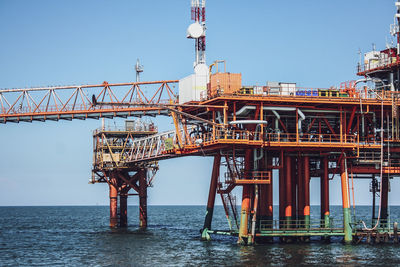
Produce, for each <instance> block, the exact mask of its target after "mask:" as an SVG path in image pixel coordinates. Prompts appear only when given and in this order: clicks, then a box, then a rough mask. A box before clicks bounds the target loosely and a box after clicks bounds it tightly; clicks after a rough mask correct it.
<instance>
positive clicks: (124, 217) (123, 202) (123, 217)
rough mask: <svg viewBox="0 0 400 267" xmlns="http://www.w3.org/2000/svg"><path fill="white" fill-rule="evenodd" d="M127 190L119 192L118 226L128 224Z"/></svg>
mask: <svg viewBox="0 0 400 267" xmlns="http://www.w3.org/2000/svg"><path fill="white" fill-rule="evenodd" d="M127 208H128V192H124V191H122V192H120V194H119V226H120V227H126V226H128V211H127Z"/></svg>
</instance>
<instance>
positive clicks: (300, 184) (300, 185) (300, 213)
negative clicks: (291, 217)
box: [297, 156, 305, 227]
mask: <svg viewBox="0 0 400 267" xmlns="http://www.w3.org/2000/svg"><path fill="white" fill-rule="evenodd" d="M303 165H304V162H303V158H301V157H300V156H299V157H297V219H298V225H299V226H300V227H304V206H305V205H304V178H303V176H304V173H303V169H304V168H303Z"/></svg>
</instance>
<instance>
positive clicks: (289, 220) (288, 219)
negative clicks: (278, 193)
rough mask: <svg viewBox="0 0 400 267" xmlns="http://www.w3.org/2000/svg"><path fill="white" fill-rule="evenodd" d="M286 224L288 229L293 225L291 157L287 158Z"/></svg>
mask: <svg viewBox="0 0 400 267" xmlns="http://www.w3.org/2000/svg"><path fill="white" fill-rule="evenodd" d="M285 195H286V196H285V200H286V201H285V224H286V227H287V228H293V225H292V216H293V214H292V210H293V206H292V162H291V157H290V156H285Z"/></svg>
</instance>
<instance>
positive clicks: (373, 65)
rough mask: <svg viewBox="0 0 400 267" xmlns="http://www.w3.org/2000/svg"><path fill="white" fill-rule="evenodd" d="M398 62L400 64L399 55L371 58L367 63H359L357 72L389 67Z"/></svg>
mask: <svg viewBox="0 0 400 267" xmlns="http://www.w3.org/2000/svg"><path fill="white" fill-rule="evenodd" d="M397 64H400V61H399V59H398V58H397V57H381V58H379V59H372V60H369V61H368V62H367V63H365V64H358V65H357V72H364V71H369V70H374V69H379V68H388V67H391V66H393V65H397Z"/></svg>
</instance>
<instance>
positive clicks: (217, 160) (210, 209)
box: [201, 154, 221, 240]
mask: <svg viewBox="0 0 400 267" xmlns="http://www.w3.org/2000/svg"><path fill="white" fill-rule="evenodd" d="M220 164H221V155H220V154H217V155H215V156H214V164H213V169H212V174H211V182H210V190H209V192H208V202H207V211H206V218H205V219H204V226H203V231H202V235H201V237H202V239H203V240H210V235H209V234H208V232H207V230H211V222H212V217H213V213H214V203H215V195H216V193H217V185H218V177H219V168H220Z"/></svg>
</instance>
